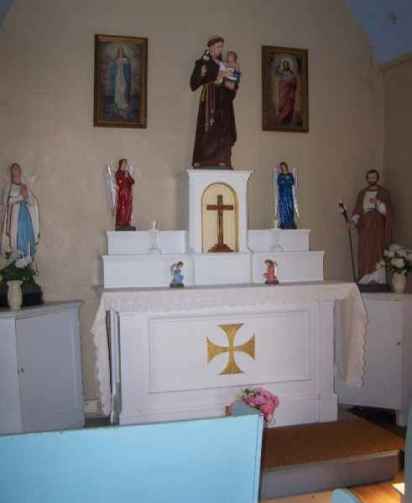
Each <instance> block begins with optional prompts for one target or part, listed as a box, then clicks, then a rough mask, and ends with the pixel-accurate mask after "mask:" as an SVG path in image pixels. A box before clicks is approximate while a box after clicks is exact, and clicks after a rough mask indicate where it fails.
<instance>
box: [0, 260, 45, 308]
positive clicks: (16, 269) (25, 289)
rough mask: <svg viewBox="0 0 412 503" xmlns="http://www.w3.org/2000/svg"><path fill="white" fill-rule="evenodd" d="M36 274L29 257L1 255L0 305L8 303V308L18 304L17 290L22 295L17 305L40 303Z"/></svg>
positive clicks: (39, 289) (41, 300)
mask: <svg viewBox="0 0 412 503" xmlns="http://www.w3.org/2000/svg"><path fill="white" fill-rule="evenodd" d="M36 275H37V271H36V269H35V268H34V265H33V263H32V260H31V258H30V257H16V256H14V255H11V254H8V255H1V256H0V306H7V305H8V306H9V307H10V308H12V309H15V307H16V306H18V304H19V301H18V298H19V293H18V292H20V294H21V297H22V300H21V303H20V306H19V307H21V305H38V304H42V303H43V298H42V292H41V288H40V287H39V285H37V283H36V281H35V277H36ZM16 282H17V283H16ZM11 304H13V306H12V305H11ZM19 307H18V308H19ZM18 308H17V309H18Z"/></svg>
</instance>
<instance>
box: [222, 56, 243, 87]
mask: <svg viewBox="0 0 412 503" xmlns="http://www.w3.org/2000/svg"><path fill="white" fill-rule="evenodd" d="M238 59H239V58H238V55H237V53H236V52H235V51H227V53H226V60H225V63H224V65H225V68H226V72H227V76H226V77H225V78H226V79H227V80H230V81H232V82H235V83H236V84H237V85H239V83H240V76H241V73H240V66H239V62H238Z"/></svg>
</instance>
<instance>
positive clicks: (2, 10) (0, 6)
mask: <svg viewBox="0 0 412 503" xmlns="http://www.w3.org/2000/svg"><path fill="white" fill-rule="evenodd" d="M12 2H13V0H0V26H1V24H2V22H3V18H4V17H5V15H6V14H7V11H8V10H9V7H10V5H11V4H12Z"/></svg>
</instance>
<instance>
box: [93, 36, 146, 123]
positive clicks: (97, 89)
mask: <svg viewBox="0 0 412 503" xmlns="http://www.w3.org/2000/svg"><path fill="white" fill-rule="evenodd" d="M94 125H95V126H102V127H129V128H146V127H147V38H142V37H122V36H115V35H96V36H95V66H94Z"/></svg>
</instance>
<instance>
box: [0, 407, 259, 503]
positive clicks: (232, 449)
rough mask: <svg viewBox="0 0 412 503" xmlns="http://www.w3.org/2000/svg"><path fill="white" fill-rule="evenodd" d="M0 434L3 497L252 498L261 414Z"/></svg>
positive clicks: (147, 502)
mask: <svg viewBox="0 0 412 503" xmlns="http://www.w3.org/2000/svg"><path fill="white" fill-rule="evenodd" d="M233 414H234V415H233V416H231V417H224V418H213V419H200V420H195V421H179V422H166V423H158V424H149V425H139V426H123V427H107V428H93V429H85V430H72V431H64V432H47V433H32V434H23V435H10V436H3V437H0V501H1V502H4V503H6V502H7V503H106V502H107V503H109V502H110V503H113V502H114V501H116V502H119V503H129V502H130V503H131V502H133V503H160V502H162V503H163V502H167V503H174V502H176V503H189V502H190V503H220V502H221V503H228V502H232V501H233V502H236V503H256V502H257V501H258V491H259V479H260V456H261V443H262V430H263V424H262V418H261V416H260V415H259V414H258V413H257V411H255V410H254V409H250V408H248V407H246V406H243V405H242V404H238V405H237V406H235V407H234V410H233Z"/></svg>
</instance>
